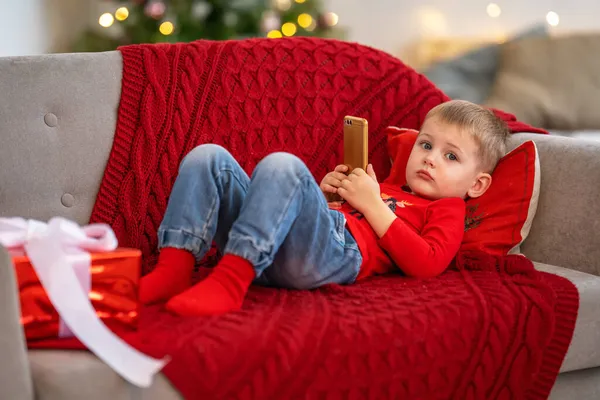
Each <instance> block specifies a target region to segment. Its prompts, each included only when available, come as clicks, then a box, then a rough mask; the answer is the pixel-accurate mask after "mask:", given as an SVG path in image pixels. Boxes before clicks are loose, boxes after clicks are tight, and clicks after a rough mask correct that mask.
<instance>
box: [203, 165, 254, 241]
mask: <svg viewBox="0 0 600 400" xmlns="http://www.w3.org/2000/svg"><path fill="white" fill-rule="evenodd" d="M223 172H228V173H229V175H230V176H232V177H233V178H234V179H235V180H236V181H237V183H238V184H240V186H242V187H243V188H244V190H245V191H246V192H247V191H248V186H247V185H244V184H243V182H242V181H240V179H239V178H238V176H237V175H236V174H235V169H234V168H233V167H231V166H223V167H221V168H219V169H218V173H217V174H216V176H215V180H219V181H220V180H221V175H222V174H223ZM216 202H217V199H216V198H215V199H213V202H212V204H211V206H210V214H208V217H207V218H206V220H207V222H205V223H204V227H203V228H202V236H203V237H202V238H199V239H202V241H203V242H205V243H206V239H205V238H206V234H207V231H208V225H209V224H208V221H210V220H211V219H212V217H213V215H214V213H215V208H216V207H215V204H216Z"/></svg>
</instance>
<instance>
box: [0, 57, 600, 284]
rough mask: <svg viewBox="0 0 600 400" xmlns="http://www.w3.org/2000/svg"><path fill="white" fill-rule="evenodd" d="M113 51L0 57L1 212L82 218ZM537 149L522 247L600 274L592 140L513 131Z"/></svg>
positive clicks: (106, 150) (109, 130)
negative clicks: (536, 186)
mask: <svg viewBox="0 0 600 400" xmlns="http://www.w3.org/2000/svg"><path fill="white" fill-rule="evenodd" d="M121 68H122V63H121V54H120V53H119V52H116V51H114V52H106V53H89V54H85V53H83V54H68V55H67V54H64V55H63V54H58V55H47V56H35V57H11V58H0V80H1V82H2V83H1V85H2V86H1V89H2V95H3V99H4V101H3V104H2V107H0V136H1V138H2V139H1V143H2V146H0V216H23V217H27V218H36V219H40V220H42V221H46V220H48V219H49V218H51V217H53V216H64V217H66V218H69V219H72V220H74V221H76V222H78V223H80V224H85V223H87V222H88V219H89V216H90V214H91V211H92V208H93V205H94V202H95V198H96V194H97V192H98V188H99V185H100V181H101V179H102V176H103V173H104V168H105V166H106V163H107V160H108V157H109V154H110V151H111V146H112V138H113V135H114V130H115V126H116V118H117V109H118V104H119V97H120V89H121V86H120V85H121V79H120V78H121V71H122V69H121ZM528 139H533V140H535V141H536V144H537V145H538V149H539V152H540V163H541V168H542V173H541V194H540V200H539V206H538V211H537V214H536V217H535V219H534V222H533V226H532V228H531V232H530V235H529V237H528V239H527V240H526V241H525V243H524V244H523V246H522V251H523V252H524V253H525V254H526V255H527V256H529V257H530V258H531V259H533V260H534V261H540V262H545V263H549V264H554V265H559V266H564V267H572V268H577V269H580V270H583V271H588V272H590V273H594V274H597V275H600V247H599V246H598V244H600V219H599V217H600V185H598V182H600V157H599V156H600V142H588V141H580V140H574V139H569V138H561V137H556V136H547V135H530V134H517V135H514V136H513V138H512V139H511V146H512V147H514V146H516V145H518V144H519V143H521V142H522V141H524V140H528Z"/></svg>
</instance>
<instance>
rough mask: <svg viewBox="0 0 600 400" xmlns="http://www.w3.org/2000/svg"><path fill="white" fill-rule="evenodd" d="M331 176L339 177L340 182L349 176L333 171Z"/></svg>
mask: <svg viewBox="0 0 600 400" xmlns="http://www.w3.org/2000/svg"><path fill="white" fill-rule="evenodd" d="M330 176H331V177H333V178H335V179H337V180H338V181H340V182H341V181H343V180H344V179H346V178H347V176H346V175H345V174H342V173H341V172H332V173H331V175H330Z"/></svg>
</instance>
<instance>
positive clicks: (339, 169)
mask: <svg viewBox="0 0 600 400" xmlns="http://www.w3.org/2000/svg"><path fill="white" fill-rule="evenodd" d="M334 171H335V172H346V171H348V166H347V165H344V164H340V165H338V166H337V167H335V169H334Z"/></svg>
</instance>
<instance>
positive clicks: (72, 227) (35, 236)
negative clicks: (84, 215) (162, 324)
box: [0, 217, 167, 387]
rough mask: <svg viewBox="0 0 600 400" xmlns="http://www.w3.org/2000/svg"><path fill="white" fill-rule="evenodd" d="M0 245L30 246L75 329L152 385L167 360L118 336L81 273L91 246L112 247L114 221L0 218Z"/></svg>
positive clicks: (123, 369)
mask: <svg viewBox="0 0 600 400" xmlns="http://www.w3.org/2000/svg"><path fill="white" fill-rule="evenodd" d="M0 244H2V245H3V246H5V247H7V248H9V249H15V248H22V249H24V250H25V252H26V254H27V256H28V257H29V261H30V262H31V265H32V266H33V268H34V269H35V272H36V273H37V275H38V278H39V279H40V282H41V284H42V286H43V287H44V289H45V290H46V293H47V294H48V297H49V298H50V301H51V302H52V305H53V306H54V308H55V309H56V311H57V312H58V314H59V315H60V317H61V318H62V319H63V320H64V322H65V323H66V325H67V326H68V327H69V329H70V330H71V331H72V332H73V334H74V335H75V336H76V337H77V338H78V339H79V340H80V341H81V342H82V343H83V344H84V345H85V346H87V348H88V349H89V350H90V351H92V352H93V353H94V354H95V355H96V356H98V358H100V359H101V360H103V361H104V362H105V363H106V364H107V365H109V366H110V367H111V368H112V369H113V370H114V371H115V372H117V373H118V374H119V375H121V376H122V377H123V378H124V379H126V380H127V381H129V382H131V383H132V384H134V385H137V386H140V387H148V386H150V385H151V384H152V378H153V376H154V375H155V374H156V373H158V371H160V370H161V369H162V368H163V367H164V365H165V364H166V362H167V361H166V360H158V359H155V358H152V357H149V356H147V355H145V354H143V353H141V352H139V351H138V350H136V349H134V348H133V347H131V346H130V345H128V344H127V343H126V342H124V341H123V340H122V339H121V338H119V337H118V336H117V335H115V334H114V333H113V332H112V331H111V330H110V329H108V328H107V327H106V325H104V323H102V321H101V320H100V319H99V318H98V316H97V315H96V312H95V310H94V308H93V307H92V304H91V303H90V300H89V294H88V291H86V290H84V288H83V287H82V285H81V283H80V282H79V279H78V277H77V274H76V268H77V267H78V266H81V265H82V264H83V265H84V266H86V268H85V269H86V270H87V273H88V274H89V266H90V263H91V257H90V254H89V251H94V252H96V251H111V250H114V249H115V248H116V247H117V238H116V237H115V234H114V232H113V230H112V229H111V228H110V226H108V225H106V224H92V225H87V226H84V227H80V226H79V225H77V224H76V223H75V222H72V221H69V220H67V219H64V218H60V217H58V218H52V219H51V220H50V221H49V222H48V223H47V224H46V223H43V222H40V221H36V220H31V219H30V220H25V219H23V218H0Z"/></svg>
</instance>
